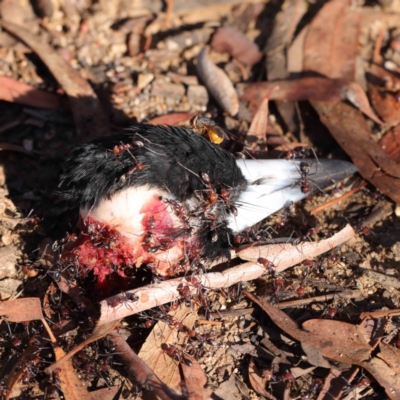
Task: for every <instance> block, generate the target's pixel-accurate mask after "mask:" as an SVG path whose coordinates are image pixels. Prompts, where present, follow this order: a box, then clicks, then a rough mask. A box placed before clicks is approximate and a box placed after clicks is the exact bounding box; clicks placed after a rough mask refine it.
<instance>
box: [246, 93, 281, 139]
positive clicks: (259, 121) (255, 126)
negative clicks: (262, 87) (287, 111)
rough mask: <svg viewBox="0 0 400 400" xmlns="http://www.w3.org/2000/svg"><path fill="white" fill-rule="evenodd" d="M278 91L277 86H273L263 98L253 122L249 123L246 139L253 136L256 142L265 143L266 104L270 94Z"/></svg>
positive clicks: (266, 125) (267, 110)
mask: <svg viewBox="0 0 400 400" xmlns="http://www.w3.org/2000/svg"><path fill="white" fill-rule="evenodd" d="M278 89H279V87H278V86H275V87H274V88H272V89H271V90H270V91H269V92H268V93H267V95H266V96H265V98H264V100H263V101H262V103H261V105H260V108H259V109H258V111H257V112H256V115H255V116H254V117H253V120H252V121H251V124H250V128H249V131H248V133H247V138H248V139H249V140H250V137H249V136H255V137H256V139H257V141H256V143H257V142H259V141H263V142H265V141H266V135H267V131H268V129H267V127H268V114H269V108H268V103H269V99H270V97H271V94H272V93H273V92H275V91H277V90H278Z"/></svg>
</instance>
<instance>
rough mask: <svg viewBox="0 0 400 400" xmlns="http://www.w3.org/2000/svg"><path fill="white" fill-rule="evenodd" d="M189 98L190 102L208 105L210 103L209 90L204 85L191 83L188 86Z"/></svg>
mask: <svg viewBox="0 0 400 400" xmlns="http://www.w3.org/2000/svg"><path fill="white" fill-rule="evenodd" d="M187 100H188V102H189V103H190V104H196V105H199V106H206V105H207V104H208V92H207V89H206V88H205V87H204V86H201V85H191V86H189V87H188V91H187Z"/></svg>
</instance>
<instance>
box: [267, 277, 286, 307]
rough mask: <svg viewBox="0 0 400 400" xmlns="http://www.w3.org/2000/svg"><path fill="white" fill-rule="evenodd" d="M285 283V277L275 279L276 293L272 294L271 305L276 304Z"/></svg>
mask: <svg viewBox="0 0 400 400" xmlns="http://www.w3.org/2000/svg"><path fill="white" fill-rule="evenodd" d="M284 285H285V281H284V279H277V280H276V281H275V287H274V293H273V294H272V296H271V298H270V303H271V305H275V304H276V302H277V300H278V297H279V293H280V292H281V290H282V289H283V287H284Z"/></svg>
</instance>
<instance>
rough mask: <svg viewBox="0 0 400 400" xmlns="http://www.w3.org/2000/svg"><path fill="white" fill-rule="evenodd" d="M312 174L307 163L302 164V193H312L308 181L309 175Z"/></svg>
mask: <svg viewBox="0 0 400 400" xmlns="http://www.w3.org/2000/svg"><path fill="white" fill-rule="evenodd" d="M309 173H310V166H309V164H307V163H306V162H301V163H300V175H301V179H300V189H301V191H302V193H304V194H306V193H309V192H311V185H310V182H309V180H308V174H309Z"/></svg>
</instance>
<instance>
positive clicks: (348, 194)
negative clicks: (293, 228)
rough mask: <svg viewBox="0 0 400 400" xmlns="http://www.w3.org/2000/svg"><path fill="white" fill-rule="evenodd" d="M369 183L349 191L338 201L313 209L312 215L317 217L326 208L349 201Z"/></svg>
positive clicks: (337, 199) (364, 182)
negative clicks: (348, 199)
mask: <svg viewBox="0 0 400 400" xmlns="http://www.w3.org/2000/svg"><path fill="white" fill-rule="evenodd" d="M367 184H368V183H367V182H366V181H362V182H361V184H360V185H358V186H357V187H355V188H353V189H351V190H349V191H348V192H347V193H345V194H344V195H343V196H340V197H337V198H336V199H333V200H331V201H328V202H327V203H324V204H322V205H320V206H318V207H315V208H313V209H312V210H311V211H310V215H315V214H316V213H318V212H320V211H322V210H325V208H329V207H332V206H333V205H334V204H336V203H339V202H340V201H342V200H345V199H347V198H348V197H350V196H352V195H353V194H354V193H357V192H358V191H359V190H361V189H362V188H363V187H365V186H367Z"/></svg>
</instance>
